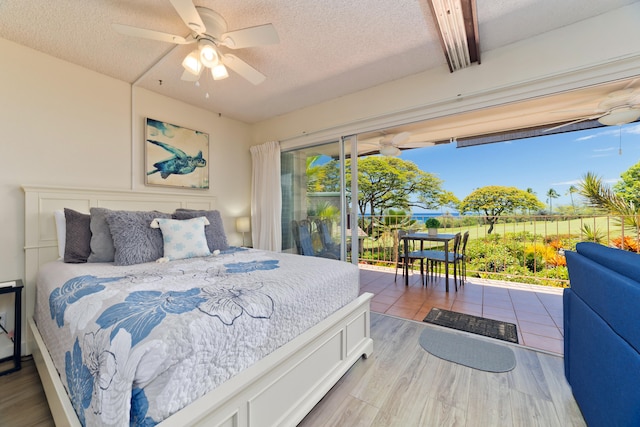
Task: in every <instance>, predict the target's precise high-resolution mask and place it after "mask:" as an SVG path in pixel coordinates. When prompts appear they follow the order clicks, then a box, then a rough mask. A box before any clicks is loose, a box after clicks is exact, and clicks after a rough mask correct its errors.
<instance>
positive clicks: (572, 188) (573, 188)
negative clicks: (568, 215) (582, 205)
mask: <svg viewBox="0 0 640 427" xmlns="http://www.w3.org/2000/svg"><path fill="white" fill-rule="evenodd" d="M577 192H578V187H576V186H575V185H571V186H570V187H569V189H568V190H567V193H566V194H568V195H569V197H571V207H572V208H573V210H574V212H575V210H576V206H575V205H574V204H573V195H574V194H575V193H577Z"/></svg>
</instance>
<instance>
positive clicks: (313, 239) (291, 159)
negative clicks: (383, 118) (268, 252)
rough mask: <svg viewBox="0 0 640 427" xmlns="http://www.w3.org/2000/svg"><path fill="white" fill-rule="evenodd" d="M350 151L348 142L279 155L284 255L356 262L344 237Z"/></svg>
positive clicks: (347, 208)
mask: <svg viewBox="0 0 640 427" xmlns="http://www.w3.org/2000/svg"><path fill="white" fill-rule="evenodd" d="M351 146H352V141H351V139H350V138H347V139H343V140H340V141H333V142H328V143H324V144H319V145H315V146H313V147H305V148H298V149H294V150H290V151H284V152H282V155H281V171H282V172H281V174H282V250H283V252H291V253H298V254H301V255H307V256H320V257H325V258H333V259H342V260H351V261H354V262H357V256H356V257H352V256H351V251H352V249H353V245H351V244H350V239H349V238H348V237H347V235H346V234H345V230H346V229H347V223H348V222H350V221H347V214H348V213H349V211H350V202H351V200H350V197H348V196H349V195H348V194H347V193H346V191H345V188H346V187H347V184H346V182H347V181H346V180H347V179H350V176H351V175H352V173H351V167H355V165H351V163H352V162H350V161H347V160H346V159H348V158H349V157H350V156H351ZM347 167H348V168H349V173H348V174H347V173H345V171H346V170H347ZM356 245H357V243H356ZM356 254H357V251H356Z"/></svg>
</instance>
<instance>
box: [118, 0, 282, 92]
mask: <svg viewBox="0 0 640 427" xmlns="http://www.w3.org/2000/svg"><path fill="white" fill-rule="evenodd" d="M169 1H170V2H171V4H172V5H173V7H174V9H175V10H176V11H177V12H178V15H180V18H182V20H183V21H184V23H185V24H186V25H187V27H189V29H190V30H191V33H190V34H189V35H188V36H186V37H182V36H178V35H174V34H168V33H163V32H160V31H155V30H148V29H145V28H138V27H132V26H129V25H124V24H116V23H114V24H111V25H112V27H113V28H114V29H115V30H116V31H117V32H119V33H121V34H124V35H128V36H135V37H143V38H147V39H151V40H158V41H163V42H167V43H175V44H196V45H197V48H196V49H195V50H193V51H192V52H191V53H189V55H187V56H186V57H185V58H184V60H183V61H182V66H183V67H184V72H183V74H182V80H185V81H191V82H195V81H198V79H199V78H200V75H201V74H202V71H203V70H204V69H205V68H208V69H210V70H211V74H212V76H213V79H214V80H221V79H224V78H227V77H229V73H228V72H227V67H228V68H230V69H232V70H233V71H235V72H236V73H238V74H239V75H240V76H242V77H244V78H245V79H247V80H248V81H249V82H251V83H253V84H254V85H258V84H260V83H262V82H263V81H264V80H265V79H266V76H265V75H264V74H262V73H261V72H260V71H258V70H256V69H255V68H253V67H252V66H251V65H249V64H247V63H246V62H245V61H243V60H241V59H240V58H238V57H237V56H235V55H233V54H230V53H224V52H223V51H222V50H221V48H227V49H242V48H246V47H254V46H264V45H270V44H277V43H279V42H280V39H279V38H278V33H277V32H276V30H275V28H274V27H273V25H272V24H264V25H258V26H256V27H249V28H243V29H240V30H235V31H227V23H226V21H225V20H224V18H223V17H222V16H220V15H219V14H218V13H216V12H214V11H213V10H211V9H208V8H206V7H197V6H195V5H194V4H193V3H192V0H169Z"/></svg>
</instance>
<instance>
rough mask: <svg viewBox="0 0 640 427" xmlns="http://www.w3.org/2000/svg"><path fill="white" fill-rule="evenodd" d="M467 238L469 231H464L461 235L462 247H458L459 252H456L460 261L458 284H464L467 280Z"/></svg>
mask: <svg viewBox="0 0 640 427" xmlns="http://www.w3.org/2000/svg"><path fill="white" fill-rule="evenodd" d="M468 240H469V232H468V231H465V233H464V234H463V235H462V249H460V253H459V254H458V258H459V261H460V266H461V268H460V271H461V274H460V284H461V285H464V282H466V281H467V241H468Z"/></svg>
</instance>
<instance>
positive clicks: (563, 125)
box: [542, 112, 609, 133]
mask: <svg viewBox="0 0 640 427" xmlns="http://www.w3.org/2000/svg"><path fill="white" fill-rule="evenodd" d="M607 114H609V113H608V112H606V113H603V114H598V115H595V116H589V117H583V118H581V119H577V120H574V121H571V122H567V123H562V124H561V125H557V126H554V127H551V128H549V129H545V130H543V131H542V133H547V132H551V131H554V130H557V129H560V128H563V127H565V126H570V125H574V124H576V123H580V122H586V121H587V120H595V119H599V118H600V117H602V116H606V115H607Z"/></svg>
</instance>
